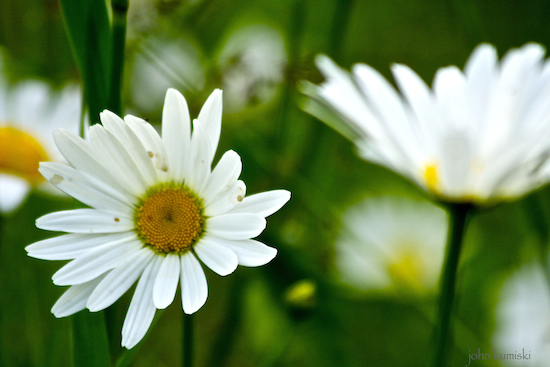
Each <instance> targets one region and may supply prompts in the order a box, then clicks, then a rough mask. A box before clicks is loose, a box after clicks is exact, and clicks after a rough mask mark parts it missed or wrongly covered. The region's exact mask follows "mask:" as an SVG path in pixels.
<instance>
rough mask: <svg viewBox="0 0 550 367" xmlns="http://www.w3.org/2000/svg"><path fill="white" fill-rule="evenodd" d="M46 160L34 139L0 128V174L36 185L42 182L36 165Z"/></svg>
mask: <svg viewBox="0 0 550 367" xmlns="http://www.w3.org/2000/svg"><path fill="white" fill-rule="evenodd" d="M48 160H49V158H48V155H47V154H46V151H45V150H44V148H43V147H42V145H40V143H39V142H38V141H36V139H35V138H33V137H32V136H30V135H29V134H27V133H25V132H23V131H21V130H17V129H15V128H13V127H10V126H2V127H0V172H3V173H9V174H11V175H15V176H19V177H21V178H24V179H25V180H27V181H29V182H30V183H31V184H38V183H40V182H42V181H43V180H44V178H43V177H42V175H41V174H40V173H39V172H38V163H39V162H43V161H48Z"/></svg>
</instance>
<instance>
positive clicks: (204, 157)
mask: <svg viewBox="0 0 550 367" xmlns="http://www.w3.org/2000/svg"><path fill="white" fill-rule="evenodd" d="M191 152H192V163H191V170H190V172H187V176H186V177H185V178H186V181H187V182H188V184H189V187H190V188H191V189H193V190H194V191H195V192H198V193H202V188H203V187H204V184H205V183H206V178H207V177H208V174H209V173H210V166H211V165H212V159H213V156H212V154H211V148H210V142H209V141H208V137H207V136H206V132H205V131H204V129H203V128H202V124H201V123H200V121H198V120H195V121H193V137H192V138H191ZM201 196H203V195H201Z"/></svg>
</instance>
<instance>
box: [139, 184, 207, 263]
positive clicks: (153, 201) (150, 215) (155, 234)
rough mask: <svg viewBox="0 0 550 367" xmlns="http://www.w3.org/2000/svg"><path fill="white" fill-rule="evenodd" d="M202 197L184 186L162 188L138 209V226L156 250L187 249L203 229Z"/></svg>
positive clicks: (177, 251) (142, 234)
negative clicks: (200, 198) (193, 193)
mask: <svg viewBox="0 0 550 367" xmlns="http://www.w3.org/2000/svg"><path fill="white" fill-rule="evenodd" d="M203 225H204V217H203V215H202V206H201V203H200V200H199V199H197V198H196V197H194V196H193V195H192V194H191V193H190V192H189V191H188V190H186V189H184V188H162V189H160V190H158V191H156V192H155V193H154V194H152V195H150V196H148V198H147V199H145V200H144V201H143V204H142V205H140V206H139V207H138V209H137V210H136V229H137V232H138V234H139V236H140V237H141V238H142V239H143V240H144V242H145V243H146V244H148V245H150V246H152V247H153V248H154V249H155V250H156V251H158V252H163V253H168V252H176V253H182V252H185V251H187V250H189V249H191V247H192V246H193V244H194V243H195V242H196V240H197V239H198V238H199V236H200V235H201V233H202V231H203Z"/></svg>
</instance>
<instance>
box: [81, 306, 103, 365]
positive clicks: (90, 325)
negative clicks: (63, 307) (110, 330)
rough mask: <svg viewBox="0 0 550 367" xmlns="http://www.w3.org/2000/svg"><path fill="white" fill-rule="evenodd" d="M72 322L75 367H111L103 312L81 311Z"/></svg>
mask: <svg viewBox="0 0 550 367" xmlns="http://www.w3.org/2000/svg"><path fill="white" fill-rule="evenodd" d="M72 320H73V343H74V348H73V353H74V354H73V360H74V365H75V367H88V366H89V367H102V366H106V367H108V366H110V364H111V356H110V354H109V344H108V341H107V330H106V328H105V318H104V314H103V312H99V313H90V312H88V311H81V312H78V313H77V314H75V315H74V316H73V317H72Z"/></svg>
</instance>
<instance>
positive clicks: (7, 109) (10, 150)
mask: <svg viewBox="0 0 550 367" xmlns="http://www.w3.org/2000/svg"><path fill="white" fill-rule="evenodd" d="M2 70H3V69H2V62H1V60H0V214H2V213H9V212H12V211H14V210H16V209H17V208H18V207H19V206H20V205H21V204H22V203H23V201H24V200H25V198H26V197H27V195H28V194H29V192H30V190H32V189H33V188H37V189H39V190H42V191H45V192H48V193H52V194H62V193H61V192H60V191H59V190H57V189H55V188H54V187H52V186H51V185H50V184H49V183H48V182H47V181H45V180H44V178H43V177H42V176H41V175H40V173H39V172H38V163H39V162H41V161H50V160H51V161H59V160H62V161H63V158H62V157H61V155H60V154H59V153H58V152H57V149H56V148H55V144H54V142H53V138H52V132H53V131H54V130H55V129H56V128H58V127H64V128H65V129H68V130H70V131H73V132H77V131H78V128H79V125H80V122H79V121H80V104H81V99H80V98H81V97H80V90H79V88H78V86H76V85H70V86H67V87H65V88H64V89H63V90H62V91H60V92H54V91H52V90H51V88H50V87H49V85H47V84H46V83H43V82H38V81H24V82H20V83H18V84H16V85H14V86H9V84H8V82H7V80H5V79H4V78H3V71H2Z"/></svg>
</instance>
